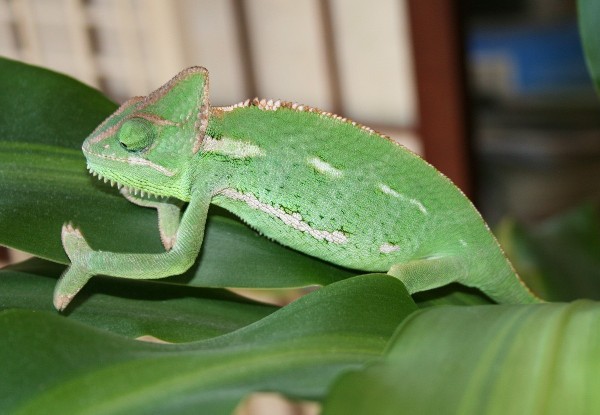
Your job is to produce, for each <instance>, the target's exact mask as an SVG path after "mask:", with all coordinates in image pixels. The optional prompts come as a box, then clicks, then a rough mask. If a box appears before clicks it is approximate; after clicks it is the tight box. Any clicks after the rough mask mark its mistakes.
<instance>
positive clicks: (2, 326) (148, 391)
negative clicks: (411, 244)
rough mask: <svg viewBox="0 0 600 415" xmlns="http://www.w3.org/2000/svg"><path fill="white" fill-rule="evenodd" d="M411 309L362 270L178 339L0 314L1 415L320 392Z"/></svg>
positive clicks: (391, 287)
mask: <svg viewBox="0 0 600 415" xmlns="http://www.w3.org/2000/svg"><path fill="white" fill-rule="evenodd" d="M415 309H416V306H415V304H414V302H413V301H412V299H411V298H410V296H409V295H408V293H407V292H406V290H405V288H404V286H403V285H402V284H401V283H400V282H399V281H398V280H396V279H394V278H391V277H388V276H359V277H355V278H350V279H347V280H344V281H341V282H338V283H335V284H331V285H329V286H327V287H325V288H323V289H321V290H318V291H316V292H313V293H311V294H308V295H306V296H304V297H302V298H301V299H299V300H297V301H295V302H293V303H291V304H290V305H288V306H286V307H283V308H281V309H280V310H278V311H276V312H275V313H273V314H270V315H269V316H267V317H265V318H263V319H261V320H259V321H257V322H256V323H253V324H250V325H248V326H246V327H244V328H241V329H239V330H236V331H234V332H232V333H229V334H226V335H224V336H220V337H216V338H212V339H207V340H203V341H199V342H193V343H186V344H177V345H159V344H149V343H143V342H137V341H134V340H131V339H126V338H124V337H121V336H117V335H114V334H110V333H107V332H104V331H100V330H97V329H93V328H91V327H88V326H85V325H83V324H81V323H78V322H75V321H72V320H71V319H65V318H61V317H60V316H58V315H56V314H54V313H46V312H31V311H25V310H18V311H15V310H12V311H11V310H9V311H3V312H0V333H2V337H3V341H2V342H0V361H2V362H3V375H2V379H0V384H1V386H2V387H0V412H1V413H39V412H40V411H41V412H43V413H103V414H108V413H148V412H149V411H153V412H154V413H211V414H215V415H218V414H229V413H230V412H231V410H232V409H233V408H234V407H235V405H236V404H237V403H238V402H239V401H240V400H241V399H242V398H243V397H244V396H246V395H247V394H249V393H251V392H254V391H259V390H262V391H264V390H269V391H276V392H280V393H283V394H286V395H288V396H293V397H300V398H304V399H316V400H320V399H323V397H324V396H325V393H326V391H327V389H328V387H329V385H330V383H331V382H332V380H333V379H335V378H336V377H337V376H338V375H339V374H340V373H342V372H344V371H347V370H349V369H352V368H358V367H360V366H361V365H363V364H364V363H365V362H367V361H369V360H371V359H374V358H377V357H378V356H380V354H381V352H382V351H383V348H384V347H385V345H386V343H387V341H388V339H389V337H390V336H391V335H392V333H393V332H394V330H395V328H396V327H397V325H398V324H399V323H400V322H401V321H402V320H403V319H404V318H405V317H406V316H408V315H409V314H411V313H412V312H413V311H414V310H415ZM22 385H28V387H22ZM90 385H93V387H90Z"/></svg>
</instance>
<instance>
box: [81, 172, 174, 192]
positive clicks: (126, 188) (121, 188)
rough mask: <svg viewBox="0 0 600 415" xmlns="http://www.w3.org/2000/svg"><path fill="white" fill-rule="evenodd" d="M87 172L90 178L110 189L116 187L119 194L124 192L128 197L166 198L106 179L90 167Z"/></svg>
mask: <svg viewBox="0 0 600 415" xmlns="http://www.w3.org/2000/svg"><path fill="white" fill-rule="evenodd" d="M87 170H88V172H90V174H91V175H92V176H94V177H95V178H97V179H98V180H100V181H102V182H104V183H106V184H110V187H116V188H117V189H118V190H119V191H121V192H126V193H128V194H130V195H134V196H140V197H144V196H150V197H155V198H162V197H166V196H163V195H160V194H158V193H153V192H149V191H147V190H142V189H139V188H137V187H134V186H131V185H126V184H123V183H121V182H119V181H117V180H114V179H109V178H108V177H106V176H103V175H102V174H101V173H99V172H97V171H95V170H94V169H93V168H91V167H90V166H87Z"/></svg>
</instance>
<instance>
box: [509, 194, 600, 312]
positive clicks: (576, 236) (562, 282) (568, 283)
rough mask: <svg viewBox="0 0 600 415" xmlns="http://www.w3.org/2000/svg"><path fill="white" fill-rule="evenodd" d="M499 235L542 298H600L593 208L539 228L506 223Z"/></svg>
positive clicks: (597, 220) (598, 226)
mask: <svg viewBox="0 0 600 415" xmlns="http://www.w3.org/2000/svg"><path fill="white" fill-rule="evenodd" d="M498 237H499V240H500V243H501V244H502V245H503V247H504V248H505V251H506V253H507V255H508V256H509V258H510V259H511V261H512V262H513V264H514V265H515V267H516V269H517V271H518V272H519V274H521V275H522V276H523V278H524V279H525V281H526V282H527V284H528V285H530V286H531V287H532V288H533V289H534V291H536V292H539V293H540V294H541V295H542V297H543V298H546V299H548V300H550V301H570V300H575V299H578V298H589V299H594V300H600V215H599V214H598V210H597V208H595V207H594V206H592V205H583V206H580V207H578V208H576V209H573V210H571V211H569V212H565V213H562V214H560V215H557V216H555V217H553V218H550V219H547V220H546V221H544V222H542V223H540V224H537V225H535V226H524V225H522V224H519V223H516V222H513V221H505V222H504V223H503V224H502V225H501V226H500V228H499V229H498Z"/></svg>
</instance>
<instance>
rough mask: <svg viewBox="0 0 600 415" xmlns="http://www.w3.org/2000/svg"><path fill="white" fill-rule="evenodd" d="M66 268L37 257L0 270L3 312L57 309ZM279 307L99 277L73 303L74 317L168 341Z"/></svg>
mask: <svg viewBox="0 0 600 415" xmlns="http://www.w3.org/2000/svg"><path fill="white" fill-rule="evenodd" d="M64 269H65V266H64V265H59V264H54V263H51V262H47V261H43V260H40V259H32V260H29V261H26V262H25V263H21V264H18V265H14V266H11V267H9V268H5V269H2V270H0V310H6V309H11V308H20V309H27V310H36V311H51V312H56V311H55V310H54V307H53V305H52V292H53V290H54V285H55V284H56V280H57V278H58V277H59V276H60V275H61V274H62V272H63V271H64ZM276 309H277V308H276V307H273V306H268V305H265V304H258V303H254V302H251V301H248V300H245V299H243V298H240V297H238V296H236V295H233V294H232V293H230V292H228V291H225V290H217V289H206V288H198V287H189V286H181V285H174V284H164V283H160V282H156V281H136V280H127V279H114V278H111V279H109V278H94V279H93V280H92V281H91V282H90V283H89V284H87V285H86V286H85V287H84V289H83V290H82V292H81V293H80V294H79V295H78V296H77V298H75V300H74V301H73V304H72V307H70V308H69V310H68V313H67V315H68V317H69V319H72V320H77V321H80V322H83V323H86V324H88V325H91V326H94V327H97V328H102V329H104V330H108V331H112V332H114V333H119V334H122V335H125V336H128V337H132V338H136V337H140V336H153V337H156V338H159V339H161V340H164V341H168V342H185V341H192V340H200V339H204V338H210V337H215V336H218V335H222V334H225V333H229V332H232V331H234V330H237V329H239V328H241V327H244V326H247V325H248V324H251V323H253V322H255V321H257V320H260V319H261V318H264V317H266V316H267V315H269V314H270V313H272V312H274V311H275V310H276Z"/></svg>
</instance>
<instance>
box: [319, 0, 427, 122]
mask: <svg viewBox="0 0 600 415" xmlns="http://www.w3.org/2000/svg"><path fill="white" fill-rule="evenodd" d="M330 2H331V7H332V11H333V13H332V16H333V28H334V31H335V42H336V53H337V58H338V62H339V71H340V74H339V75H340V82H341V91H342V97H343V106H344V109H345V114H344V115H346V116H349V117H350V118H353V119H356V120H358V121H362V122H365V123H367V124H369V123H370V124H373V123H375V124H387V125H395V126H398V125H402V126H412V125H413V124H414V123H415V116H416V102H415V91H414V79H413V72H412V59H411V54H412V51H411V49H410V37H409V29H408V25H407V23H406V20H407V19H406V14H407V12H406V2H405V1H397V0H379V1H377V2H366V1H362V0H351V1H349V0H330Z"/></svg>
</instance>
